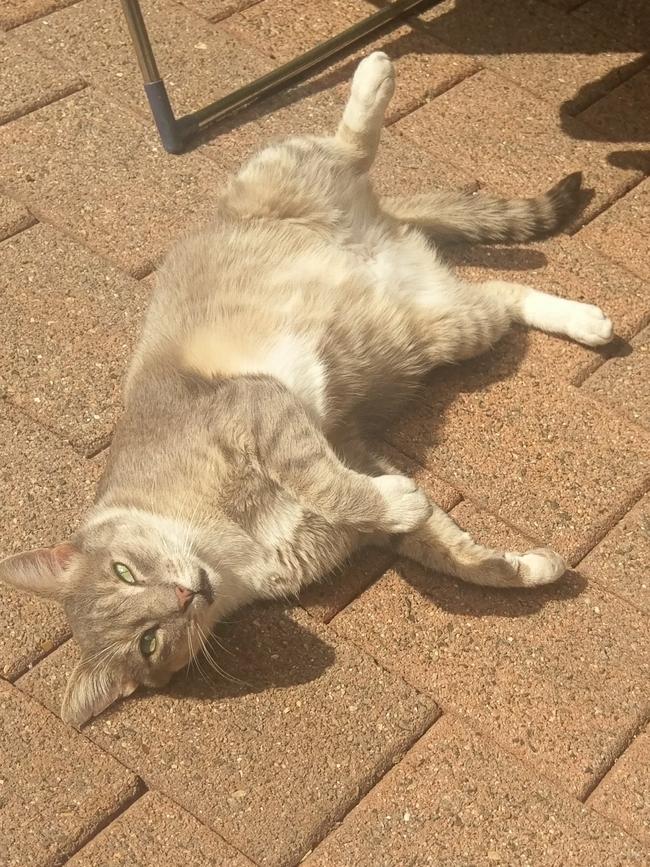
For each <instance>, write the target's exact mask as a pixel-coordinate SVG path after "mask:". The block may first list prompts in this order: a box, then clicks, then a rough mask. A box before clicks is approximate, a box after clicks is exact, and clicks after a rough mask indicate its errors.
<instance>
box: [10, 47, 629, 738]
mask: <svg viewBox="0 0 650 867" xmlns="http://www.w3.org/2000/svg"><path fill="white" fill-rule="evenodd" d="M393 89H394V75H393V68H392V65H391V63H390V61H389V60H388V58H387V57H386V55H385V54H383V53H381V52H377V53H374V54H372V55H370V56H369V57H368V58H366V59H365V60H364V61H363V62H362V63H361V64H360V65H359V67H358V69H357V71H356V74H355V76H354V80H353V82H352V90H351V95H350V98H349V101H348V103H347V105H346V106H345V110H344V113H343V118H342V121H341V124H340V126H339V129H338V132H337V133H336V136H334V137H333V138H316V137H314V138H300V139H291V140H289V141H287V142H286V143H283V144H280V145H274V146H272V147H269V148H267V149H266V150H263V151H262V152H261V153H259V154H258V155H257V156H255V157H254V158H253V159H252V160H251V161H250V162H249V163H248V164H247V165H246V166H245V167H244V168H243V169H242V170H241V172H240V173H239V175H237V177H235V178H234V179H233V180H232V182H231V184H230V186H229V188H228V189H227V190H226V192H225V193H224V195H223V196H222V197H221V199H220V201H219V203H218V207H217V212H216V217H215V221H214V223H213V225H211V226H209V227H208V228H207V229H206V230H205V231H204V232H203V233H202V234H197V235H195V236H194V237H190V238H189V239H187V240H184V241H183V242H182V243H180V244H179V245H178V246H177V247H176V248H175V249H174V250H173V251H172V252H171V253H170V255H169V256H168V258H167V261H166V262H165V264H164V265H163V267H162V269H161V271H160V274H159V278H158V287H157V290H156V292H155V294H154V297H153V300H152V303H151V306H150V309H149V311H148V315H147V317H146V321H145V324H144V330H143V334H142V337H141V339H140V342H139V345H138V347H137V349H136V352H135V356H134V358H133V361H132V364H131V367H130V371H129V374H128V377H127V381H126V386H125V413H124V416H123V418H122V420H121V422H120V424H119V426H118V428H117V430H116V432H115V437H114V440H113V445H112V448H111V453H110V459H109V462H108V464H107V467H106V470H105V473H104V475H103V478H102V480H101V482H100V484H99V488H98V492H97V497H96V502H95V505H94V507H93V508H92V509H91V511H90V513H89V514H88V515H87V517H86V518H85V520H84V522H83V524H82V526H81V528H80V529H79V531H78V532H77V533H76V535H75V536H74V538H73V539H72V541H71V542H65V543H63V544H60V545H57V546H56V547H53V548H43V549H39V550H36V551H31V552H28V553H25V554H19V555H17V556H14V557H11V558H8V559H6V560H4V561H3V562H2V563H1V564H0V578H2V579H3V580H4V581H7V582H9V583H10V584H12V585H14V586H16V587H19V588H23V589H25V590H28V591H31V592H33V593H39V594H42V595H45V596H48V597H51V598H54V599H57V600H58V601H59V602H61V603H62V604H63V606H64V608H65V611H66V613H67V616H68V618H69V622H70V625H71V627H72V631H73V634H74V636H75V638H76V640H77V642H78V643H79V645H80V647H81V653H82V659H81V662H80V663H79V665H78V666H77V668H76V670H75V671H74V673H73V674H72V676H71V679H70V682H69V684H68V688H67V691H66V694H65V698H64V702H63V709H62V716H63V718H64V719H65V720H67V721H69V722H70V723H72V724H75V725H81V724H82V723H84V722H85V721H87V720H88V719H89V718H90V717H91V716H93V715H95V714H97V713H99V712H101V711H102V710H103V709H104V708H106V707H107V706H108V705H110V704H111V703H112V702H113V701H115V700H116V699H117V698H118V697H120V696H125V695H128V694H130V693H131V692H133V690H134V689H135V688H136V687H137V686H138V685H139V684H145V685H148V686H154V687H156V686H162V685H163V684H165V683H166V682H167V681H168V680H169V678H170V677H171V675H172V673H173V672H175V671H178V670H179V669H180V668H182V667H183V666H184V665H185V664H186V663H187V662H188V660H189V659H190V658H191V657H192V656H193V655H194V654H195V653H196V652H197V651H198V649H199V648H200V647H201V644H202V642H203V640H204V637H205V635H206V634H207V633H208V632H209V631H210V629H211V627H212V626H213V625H214V624H215V623H216V622H217V621H218V620H219V619H220V618H223V617H224V616H226V615H227V614H228V613H229V612H231V611H232V610H233V609H235V608H237V607H238V606H241V605H244V604H245V603H248V602H251V601H252V600H254V599H259V598H269V597H286V596H290V595H294V594H296V593H297V592H298V591H299V590H300V588H301V587H303V586H304V585H306V584H308V583H310V582H312V581H316V580H318V579H319V578H321V577H322V576H323V575H324V574H325V573H327V572H329V571H330V570H332V569H333V568H334V567H336V566H337V565H339V564H341V562H342V561H343V560H344V559H345V558H346V557H348V555H349V554H350V553H351V552H352V551H353V550H354V549H356V548H358V547H359V546H361V545H363V544H366V543H369V542H372V543H373V544H390V545H392V546H394V548H395V549H396V550H397V551H398V552H399V553H400V554H402V555H404V556H406V557H409V558H412V559H414V560H416V561H418V562H420V563H421V564H423V565H424V566H426V567H427V568H430V569H435V570H439V571H442V572H445V573H448V574H450V575H455V576H456V577H457V578H460V579H461V580H463V581H469V582H472V583H475V584H487V585H492V586H496V587H533V586H536V585H539V584H546V583H549V582H552V581H555V580H556V579H558V578H559V577H560V576H561V575H562V574H563V572H564V571H565V565H564V563H563V562H562V559H561V558H560V557H559V556H558V555H557V554H555V553H554V552H553V551H550V550H548V549H540V550H535V551H530V552H528V553H524V554H518V553H511V552H505V553H504V552H498V551H494V550H491V549H489V548H485V547H483V546H481V545H478V544H476V543H475V542H474V541H473V540H472V539H471V538H470V537H469V536H468V534H467V533H464V532H463V531H461V530H460V529H459V528H458V527H457V526H456V525H455V524H454V523H453V521H452V520H451V519H450V518H449V517H448V516H447V515H446V514H445V513H444V512H442V511H441V510H440V509H438V508H436V507H435V506H433V505H432V504H431V503H429V502H428V500H427V497H426V496H425V495H424V494H423V493H422V492H421V491H420V490H419V489H418V488H417V487H416V485H415V484H414V483H413V482H412V481H410V480H409V479H407V478H404V477H403V476H401V475H399V474H397V473H396V472H395V471H394V470H393V469H392V468H391V467H390V466H387V465H386V463H385V462H384V461H383V460H382V459H381V458H379V457H376V456H375V455H374V454H373V453H372V451H371V450H370V448H369V447H368V446H367V445H366V442H367V441H368V439H369V438H371V437H372V435H373V432H375V431H376V430H377V428H378V426H379V427H381V428H385V425H386V424H387V423H388V422H389V421H390V420H391V419H393V418H394V417H395V415H396V412H397V411H398V409H399V408H400V407H401V406H403V404H404V401H405V399H406V398H407V397H408V396H409V393H411V392H412V390H413V388H414V386H415V385H416V384H417V383H418V382H419V381H420V380H421V378H422V377H423V376H424V375H425V374H426V373H427V372H428V371H429V370H430V369H431V368H432V367H434V366H435V365H438V364H441V363H443V362H449V361H456V360H459V359H464V358H468V357H470V356H473V355H476V354H477V353H480V352H482V351H483V350H485V349H486V348H488V347H489V346H490V345H491V344H492V343H494V342H495V341H496V340H498V339H499V338H500V337H501V335H502V334H503V333H504V332H505V331H506V330H507V329H508V327H509V326H510V324H511V323H512V322H523V323H526V324H527V325H531V326H534V327H536V328H541V329H543V330H545V331H550V332H555V333H557V334H565V335H568V336H569V337H572V338H574V339H575V340H578V341H580V342H581V343H585V344H587V345H588V346H598V345H600V344H603V343H606V342H608V341H609V340H610V339H611V337H612V324H611V322H610V321H609V319H607V318H606V317H605V316H604V314H603V313H602V312H601V311H600V310H599V309H598V308H597V307H593V306H591V305H586V304H580V303H577V302H575V301H568V300H563V299H560V298H555V297H553V296H550V295H547V294H545V293H542V292H538V291H536V290H535V289H531V288H529V287H527V286H521V285H518V284H514V283H504V282H499V281H489V282H485V283H482V284H480V285H471V284H468V283H465V282H463V281H461V280H459V279H458V278H456V277H455V276H454V275H453V274H452V273H450V271H449V270H448V268H447V267H445V265H444V264H443V263H442V262H441V261H440V260H439V258H438V256H437V255H436V252H435V249H434V248H433V246H432V244H431V243H430V241H431V239H432V238H433V240H434V241H435V240H436V239H440V238H442V239H445V240H456V241H458V240H470V241H476V242H489V241H513V240H515V241H526V240H529V239H532V238H537V237H540V236H543V235H547V234H549V233H552V232H553V231H555V230H557V229H558V228H559V226H560V225H561V224H562V222H563V221H564V220H565V219H566V217H567V216H569V215H570V214H571V213H572V212H573V211H574V210H575V208H576V203H577V195H578V192H579V188H580V176H579V175H572V176H569V177H568V178H566V179H565V180H564V181H562V182H561V183H560V184H558V185H557V186H556V187H554V188H553V189H552V190H551V191H550V192H549V193H547V194H546V195H544V196H541V197H539V198H536V199H523V200H516V201H502V200H499V199H495V198H491V197H488V196H485V195H482V194H481V195H476V196H474V195H468V194H462V193H449V192H446V193H431V194H428V195H421V196H417V197H410V198H404V199H386V200H383V199H378V198H377V196H376V195H375V193H374V192H373V190H372V187H371V185H370V182H369V180H368V174H367V172H368V169H369V168H370V166H371V164H372V162H373V159H374V157H375V154H376V151H377V147H378V144H379V137H380V131H381V127H382V122H383V115H384V110H385V108H386V106H387V104H388V102H389V100H390V98H391V95H392V93H393ZM425 232H426V236H425Z"/></svg>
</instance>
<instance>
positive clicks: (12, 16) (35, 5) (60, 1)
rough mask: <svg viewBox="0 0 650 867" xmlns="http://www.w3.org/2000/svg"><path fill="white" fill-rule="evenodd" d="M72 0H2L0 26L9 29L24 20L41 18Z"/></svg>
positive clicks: (67, 4) (70, 2)
mask: <svg viewBox="0 0 650 867" xmlns="http://www.w3.org/2000/svg"><path fill="white" fill-rule="evenodd" d="M74 2H75V0H4V2H3V4H2V6H0V28H4V29H5V30H9V29H10V28H12V27H18V26H19V25H20V24H24V23H25V22H26V21H32V20H33V19H34V18H41V17H42V16H44V15H47V14H48V12H54V11H55V10H56V9H61V8H63V7H64V6H70V5H71V4H72V3H74Z"/></svg>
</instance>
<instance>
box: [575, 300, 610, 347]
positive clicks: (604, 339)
mask: <svg viewBox="0 0 650 867" xmlns="http://www.w3.org/2000/svg"><path fill="white" fill-rule="evenodd" d="M566 334H567V335H568V336H569V337H572V338H573V339H574V340H577V341H578V342H579V343H584V344H585V345H586V346H603V345H604V344H605V343H609V342H610V340H611V339H612V337H613V336H614V326H613V324H612V320H611V319H608V317H607V316H605V314H604V313H603V311H602V310H601V309H600V307H596V306H595V305H594V304H581V303H580V302H579V301H573V302H571V307H570V309H569V310H568V312H567V319H566Z"/></svg>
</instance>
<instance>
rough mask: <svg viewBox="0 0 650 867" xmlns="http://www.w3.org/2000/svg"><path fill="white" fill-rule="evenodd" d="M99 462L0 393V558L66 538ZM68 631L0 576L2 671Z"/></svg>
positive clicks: (47, 607) (46, 607)
mask: <svg viewBox="0 0 650 867" xmlns="http://www.w3.org/2000/svg"><path fill="white" fill-rule="evenodd" d="M3 342H4V341H3ZM100 465H101V462H100V461H98V460H95V461H86V460H84V459H83V458H80V457H79V456H78V455H76V454H75V453H74V452H73V451H72V449H71V448H69V447H67V446H65V445H64V444H63V443H62V442H61V441H60V440H58V439H57V437H55V436H53V435H52V434H50V433H48V432H47V431H45V430H43V429H42V428H41V427H39V426H38V425H37V424H35V423H34V422H33V421H31V420H30V419H28V418H26V417H25V416H24V415H23V414H22V413H21V412H19V411H18V410H15V409H13V408H11V407H10V406H8V405H7V404H6V403H5V402H4V401H0V558H2V557H6V556H8V555H10V554H16V553H18V552H19V551H23V550H29V549H30V548H37V547H40V546H41V545H52V544H55V543H57V542H61V541H63V540H64V539H66V538H67V537H68V534H69V533H70V532H71V531H72V530H73V529H75V522H76V521H77V520H78V518H79V515H80V513H81V512H82V510H83V509H84V507H85V506H86V505H87V504H89V503H90V502H91V501H92V495H93V489H94V485H95V483H96V481H97V479H98V477H99V470H100ZM69 634H70V633H69V629H68V625H67V623H66V620H65V618H64V616H63V613H62V611H61V610H60V608H59V606H58V605H55V604H54V603H50V602H46V601H45V600H42V599H38V598H37V597H35V596H30V595H27V594H25V593H19V592H18V591H17V590H12V589H10V588H9V587H7V586H6V585H4V584H0V676H1V677H7V678H14V677H17V676H18V675H19V674H21V673H22V672H23V671H25V669H26V668H27V667H28V666H29V665H31V664H32V663H34V662H35V661H36V660H37V659H40V658H41V657H42V656H44V655H45V654H46V653H48V652H49V651H51V650H52V649H53V648H54V647H56V646H57V645H58V644H60V643H61V642H62V641H64V640H65V639H66V638H67V637H68V636H69Z"/></svg>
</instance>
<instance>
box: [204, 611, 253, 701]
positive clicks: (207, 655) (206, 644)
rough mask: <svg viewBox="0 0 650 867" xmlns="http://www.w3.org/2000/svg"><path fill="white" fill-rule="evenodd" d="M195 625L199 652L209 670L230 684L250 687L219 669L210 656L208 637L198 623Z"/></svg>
mask: <svg viewBox="0 0 650 867" xmlns="http://www.w3.org/2000/svg"><path fill="white" fill-rule="evenodd" d="M196 625H197V628H198V631H199V636H200V638H201V650H202V651H203V654H204V656H205V659H206V661H207V663H208V665H209V666H210V668H212V669H213V670H214V671H215V672H216V673H217V674H219V675H220V676H221V677H223V678H225V679H226V680H229V681H230V682H231V683H236V684H238V685H240V686H250V684H249V683H246V681H243V680H241V679H240V678H238V677H235V676H234V675H231V674H229V673H228V672H227V671H225V670H224V669H223V668H221V666H220V665H219V663H218V662H217V661H216V659H215V658H214V656H213V655H212V653H211V651H210V647H209V637H208V636H206V634H205V632H204V631H203V628H202V626H201V624H200V623H198V622H197V624H196Z"/></svg>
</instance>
